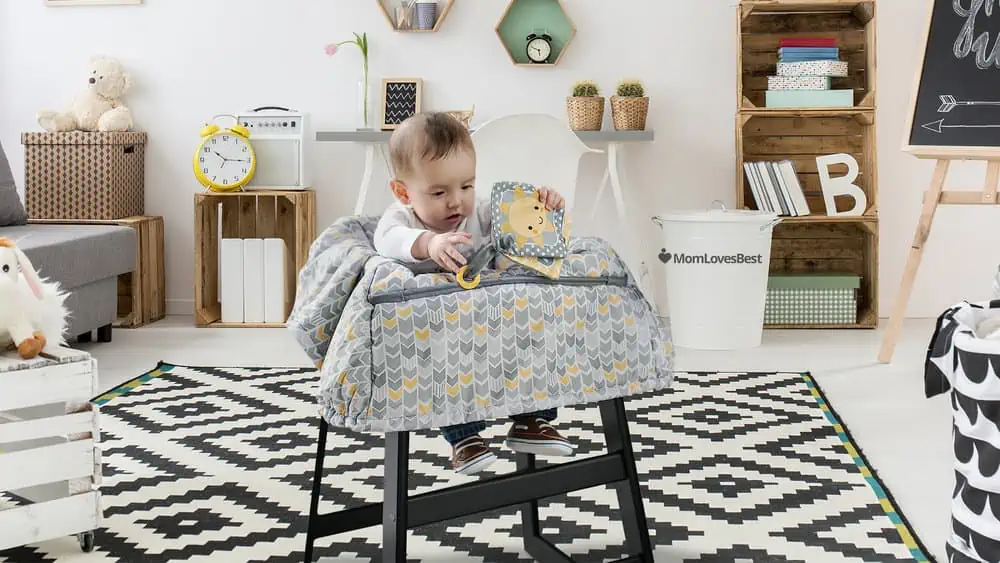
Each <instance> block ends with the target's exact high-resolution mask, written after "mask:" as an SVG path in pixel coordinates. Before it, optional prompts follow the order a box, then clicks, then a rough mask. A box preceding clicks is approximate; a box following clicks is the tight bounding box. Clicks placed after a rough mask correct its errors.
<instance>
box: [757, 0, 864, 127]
mask: <svg viewBox="0 0 1000 563" xmlns="http://www.w3.org/2000/svg"><path fill="white" fill-rule="evenodd" d="M740 7H741V10H740V19H739V24H738V26H739V32H738V34H739V70H738V72H739V76H738V77H737V100H740V107H741V108H742V109H754V108H764V105H765V104H764V92H766V91H767V76H768V75H769V74H774V72H775V67H776V65H777V62H778V42H779V41H780V40H781V39H783V38H794V37H815V36H817V35H822V36H823V37H835V38H836V39H837V45H838V47H839V48H840V60H842V61H847V67H848V75H847V76H846V77H835V78H833V79H832V80H831V86H830V87H831V88H832V89H837V90H839V89H852V90H854V105H855V107H857V108H868V109H871V108H874V107H875V55H876V51H875V2H874V0H868V1H859V0H813V1H811V2H788V1H782V0H773V1H770V2H759V1H757V2H755V1H749V2H748V1H743V2H740ZM836 109H842V108H836Z"/></svg>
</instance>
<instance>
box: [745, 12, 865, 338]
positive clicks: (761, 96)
mask: <svg viewBox="0 0 1000 563" xmlns="http://www.w3.org/2000/svg"><path fill="white" fill-rule="evenodd" d="M875 29H876V21H875V0H770V1H763V0H741V2H740V10H739V13H738V16H737V39H738V46H737V54H738V69H737V73H738V77H737V97H736V99H737V108H736V109H737V111H736V123H735V133H736V134H735V137H736V160H737V162H736V202H737V207H738V208H741V209H756V207H757V206H756V203H755V200H754V197H753V192H752V191H751V189H750V187H749V183H748V182H747V180H746V176H745V173H744V170H743V163H744V162H754V161H780V160H785V159H788V160H791V161H792V163H793V165H794V167H795V171H796V173H797V176H798V179H799V183H800V184H801V186H802V190H803V192H804V195H805V197H806V202H807V203H808V205H809V210H810V215H807V216H802V217H783V220H782V222H781V223H779V224H778V225H777V226H776V227H775V229H774V240H773V243H772V246H771V264H770V271H771V273H772V274H789V273H794V274H809V273H842V274H854V275H858V276H860V278H861V288H860V290H859V295H858V319H857V322H856V323H853V324H845V325H831V324H824V325H801V324H797V325H765V326H766V327H767V328H875V327H876V326H877V324H878V208H877V201H878V172H877V171H878V162H877V160H878V159H877V151H876V135H875V127H876V124H875V106H876V103H875V70H876V64H875V63H876V59H875V53H876V49H875ZM794 37H834V38H836V40H837V45H838V47H839V49H840V51H839V52H840V57H839V58H840V60H842V61H847V64H848V76H846V77H843V78H833V79H832V80H831V85H830V87H831V89H852V90H853V91H854V106H853V107H828V108H827V107H815V108H813V107H810V108H767V107H764V105H765V93H766V91H767V77H768V76H769V75H773V74H775V73H776V70H777V62H778V47H779V42H780V41H781V39H784V38H794ZM837 153H846V154H850V155H851V156H853V157H854V159H855V160H857V162H858V169H859V175H858V177H857V179H856V180H855V181H854V183H855V184H856V185H857V186H858V187H860V188H861V189H862V191H864V193H865V196H866V199H867V208H866V209H865V211H864V214H863V215H860V216H843V215H834V216H829V215H828V214H827V212H826V204H825V202H824V198H823V193H822V189H821V186H820V180H819V174H818V173H817V165H816V157H819V156H826V155H831V154H837ZM846 172H847V168H846V166H843V165H836V166H833V167H831V168H830V174H831V175H832V176H834V177H836V176H840V175H843V174H844V173H846ZM834 202H835V204H836V209H837V211H838V212H843V211H847V210H849V209H851V208H852V207H853V206H854V201H853V199H851V198H850V197H849V196H837V197H835V199H834Z"/></svg>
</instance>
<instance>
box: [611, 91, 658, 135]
mask: <svg viewBox="0 0 1000 563" xmlns="http://www.w3.org/2000/svg"><path fill="white" fill-rule="evenodd" d="M647 113H649V97H648V96H646V97H643V98H625V97H622V96H611V119H612V121H614V124H615V129H616V130H617V131H642V130H644V129H646V114H647Z"/></svg>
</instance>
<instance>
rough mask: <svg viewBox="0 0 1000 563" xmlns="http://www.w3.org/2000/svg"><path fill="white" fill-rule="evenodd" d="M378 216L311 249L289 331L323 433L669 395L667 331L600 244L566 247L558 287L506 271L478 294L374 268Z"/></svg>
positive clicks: (344, 222)
mask: <svg viewBox="0 0 1000 563" xmlns="http://www.w3.org/2000/svg"><path fill="white" fill-rule="evenodd" d="M377 220H378V219H377V217H376V218H362V217H348V218H343V219H341V220H339V221H337V222H336V223H335V224H334V225H332V226H331V227H329V228H328V229H327V230H326V231H325V232H324V233H323V234H322V235H321V236H320V237H319V238H318V239H317V241H316V242H315V243H313V246H312V248H311V249H310V256H309V261H308V263H307V265H306V266H305V268H303V270H302V272H301V273H300V275H299V287H298V292H297V297H296V303H295V307H294V309H293V311H292V314H291V317H290V319H289V322H288V327H289V330H291V331H292V332H293V333H294V334H295V337H296V340H297V341H298V342H299V343H300V344H301V345H302V346H303V348H304V349H305V351H306V352H307V353H308V354H309V356H310V357H311V358H312V359H313V360H314V361H316V362H322V368H321V374H320V385H319V392H318V401H319V407H320V413H321V415H322V416H323V417H324V418H325V419H326V420H327V421H328V422H329V423H330V424H332V425H334V426H341V427H346V428H351V429H354V430H356V431H372V432H385V431H400V430H423V429H429V428H438V427H441V426H446V425H451V424H457V423H462V422H471V421H476V420H485V419H491V418H501V417H505V416H507V415H510V414H518V413H522V412H530V411H535V410H539V409H545V408H551V407H560V406H569V405H579V404H585V403H594V402H597V401H602V400H605V399H608V398H614V397H622V396H629V395H633V394H638V393H644V392H649V391H656V390H660V389H664V388H667V387H669V386H670V385H671V384H672V382H673V358H674V355H673V347H672V345H671V339H670V330H669V321H668V320H667V319H662V318H660V317H658V316H657V315H656V314H655V312H654V311H653V308H652V306H651V305H650V304H649V302H648V301H647V300H646V299H645V298H644V297H643V295H642V293H641V292H640V291H639V289H638V287H637V286H636V284H635V280H634V278H633V277H632V276H631V274H630V273H629V271H628V269H627V267H626V266H625V264H624V262H623V261H622V260H621V259H620V258H618V256H617V254H616V253H615V252H614V251H613V249H611V248H610V246H609V245H608V244H607V243H606V242H605V241H603V240H600V239H595V238H577V239H573V240H572V241H571V243H570V245H569V255H568V256H567V257H566V260H565V262H564V264H563V269H562V273H561V275H560V278H559V279H558V280H549V279H547V278H544V277H542V276H541V275H539V274H538V273H536V272H532V271H530V270H529V269H527V268H525V267H523V266H520V265H519V264H516V263H514V262H511V261H507V262H506V263H504V262H503V261H498V263H497V265H496V269H487V270H484V271H483V272H482V281H481V283H480V286H479V287H477V288H476V289H472V290H465V289H462V288H461V287H460V286H459V285H458V284H457V282H456V281H455V277H454V275H452V274H444V273H422V274H418V273H415V272H413V271H412V270H410V269H409V268H408V267H407V266H405V265H403V264H401V263H398V262H395V261H393V260H389V259H386V258H383V257H381V256H378V255H377V254H376V253H375V250H374V247H373V243H372V233H373V230H374V227H375V224H376V222H377Z"/></svg>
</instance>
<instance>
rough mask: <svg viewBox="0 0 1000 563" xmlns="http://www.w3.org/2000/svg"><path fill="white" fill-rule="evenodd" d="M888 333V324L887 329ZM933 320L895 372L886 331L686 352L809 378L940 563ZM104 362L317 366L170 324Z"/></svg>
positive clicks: (256, 340) (271, 343)
mask: <svg viewBox="0 0 1000 563" xmlns="http://www.w3.org/2000/svg"><path fill="white" fill-rule="evenodd" d="M882 322H883V324H884V322H885V320H883V321H882ZM933 323H934V321H933V319H914V320H908V321H906V322H905V323H904V325H903V331H902V336H901V338H900V342H899V344H898V345H897V347H896V352H895V356H894V358H893V362H892V363H891V364H884V365H883V364H878V363H877V362H876V359H875V358H876V356H877V353H878V349H879V346H880V344H881V338H882V330H881V329H879V330H875V331H871V330H786V331H765V333H764V343H763V345H762V346H761V347H760V348H756V349H753V350H747V351H740V352H701V351H691V350H678V352H677V368H678V369H679V370H684V371H696V370H706V371H724V370H733V371H748V370H781V371H791V370H795V371H809V372H811V373H812V374H813V376H814V377H815V378H816V379H817V381H818V382H819V384H820V386H821V387H822V388H823V390H824V391H825V392H826V394H827V397H828V399H829V401H830V403H831V404H832V405H833V407H834V408H835V409H836V411H837V413H838V414H839V415H840V417H841V420H842V421H843V422H844V423H845V424H846V425H847V427H848V429H849V430H850V431H851V433H852V434H853V436H854V438H855V440H856V442H857V443H858V445H859V446H860V448H861V449H862V450H863V451H864V453H865V455H866V456H867V457H868V460H869V462H870V463H871V465H872V466H873V467H874V468H875V469H876V470H877V471H878V473H879V475H880V477H882V479H883V481H884V482H885V483H886V485H887V486H888V488H889V490H890V491H891V492H892V494H893V495H894V496H895V498H896V500H897V502H898V504H899V508H901V510H902V511H903V513H904V514H905V515H906V517H907V518H908V519H909V520H910V522H911V523H912V525H913V527H914V528H915V531H916V533H917V534H918V535H919V536H920V538H921V540H923V542H924V543H925V545H926V546H927V548H928V549H929V550H931V551H932V552H933V553H934V554H935V555H936V556H937V558H938V559H939V560H941V561H944V560H945V557H944V542H945V538H946V536H947V533H948V528H949V523H950V516H949V511H950V504H949V501H950V493H951V487H952V482H953V471H952V464H951V459H952V451H951V414H950V411H949V404H948V399H947V397H946V396H938V397H935V398H934V399H930V400H929V399H926V398H924V395H923V392H924V391H923V389H924V387H923V360H924V354H925V353H926V350H927V344H928V342H929V339H930V336H931V333H932V328H933ZM79 347H80V348H81V349H85V350H89V351H90V352H91V353H92V354H93V356H94V357H96V358H97V359H98V366H99V370H100V379H101V384H102V388H104V389H107V388H110V387H113V386H115V385H117V384H119V383H121V382H123V381H126V380H128V379H131V378H133V377H135V376H137V375H139V374H141V373H143V372H145V371H147V370H149V369H150V368H152V367H153V366H154V365H155V364H156V362H157V361H158V360H163V361H165V362H168V363H176V364H182V365H205V366H291V365H296V366H297V365H301V366H308V365H310V361H309V359H308V358H307V357H306V356H305V354H304V353H303V352H302V351H301V349H300V348H299V347H298V345H297V344H296V343H295V341H294V340H293V339H292V338H291V336H290V334H289V333H287V332H286V331H285V330H283V329H197V328H194V326H193V321H192V319H191V317H169V318H167V319H164V320H162V321H159V322H157V323H154V324H151V325H149V326H146V327H143V328H140V329H134V330H118V329H116V330H115V331H114V339H113V341H112V342H111V343H106V344H101V343H96V342H94V343H89V344H81V345H79Z"/></svg>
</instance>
